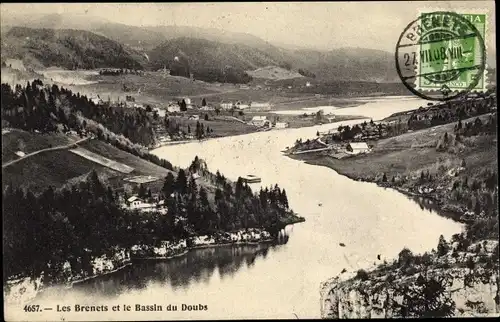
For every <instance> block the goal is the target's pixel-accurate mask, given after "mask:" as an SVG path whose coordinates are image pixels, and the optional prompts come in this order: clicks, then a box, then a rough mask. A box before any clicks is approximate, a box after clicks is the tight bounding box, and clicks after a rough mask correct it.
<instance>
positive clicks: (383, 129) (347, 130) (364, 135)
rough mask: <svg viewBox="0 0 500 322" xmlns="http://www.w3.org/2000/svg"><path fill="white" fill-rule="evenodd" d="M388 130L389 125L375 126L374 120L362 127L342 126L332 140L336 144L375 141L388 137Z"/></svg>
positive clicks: (364, 123)
mask: <svg viewBox="0 0 500 322" xmlns="http://www.w3.org/2000/svg"><path fill="white" fill-rule="evenodd" d="M388 128H389V125H387V124H385V123H378V124H375V123H374V122H373V120H371V121H370V122H369V123H367V122H366V121H365V122H363V123H361V125H359V124H355V125H353V126H349V125H340V126H339V127H338V132H337V133H333V134H332V135H331V139H332V141H334V142H339V141H340V142H342V141H356V140H362V141H364V140H375V139H380V138H382V137H385V136H387V133H388ZM392 132H394V131H392Z"/></svg>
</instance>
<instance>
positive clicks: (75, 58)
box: [2, 27, 146, 69]
mask: <svg viewBox="0 0 500 322" xmlns="http://www.w3.org/2000/svg"><path fill="white" fill-rule="evenodd" d="M2 57H12V58H17V59H21V60H23V61H26V62H30V63H35V64H37V65H42V66H46V67H50V66H59V67H64V68H67V69H76V68H83V69H93V68H101V67H102V68H105V67H110V66H112V67H115V68H132V69H143V65H144V64H145V63H146V62H145V58H144V57H142V55H140V54H139V53H137V52H135V51H133V50H131V49H128V48H126V47H125V46H123V45H122V44H120V43H118V42H116V41H113V40H111V39H108V38H106V37H104V36H101V35H97V34H95V33H92V32H89V31H83V30H70V29H58V30H54V29H32V28H26V27H13V28H11V29H10V30H9V31H7V32H6V33H5V34H2Z"/></svg>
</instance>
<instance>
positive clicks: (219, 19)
mask: <svg viewBox="0 0 500 322" xmlns="http://www.w3.org/2000/svg"><path fill="white" fill-rule="evenodd" d="M0 8H1V15H2V16H3V15H15V14H16V13H23V14H26V13H29V12H36V13H47V14H49V13H65V12H68V13H72V14H78V15H88V16H93V17H100V18H103V19H107V20H109V21H112V22H118V23H124V24H128V25H134V26H141V25H143V26H146V25H147V26H153V25H179V26H196V27H205V28H206V27H211V28H218V29H223V30H229V31H235V32H244V33H249V34H253V35H255V36H258V37H260V38H262V39H264V40H266V41H269V42H272V43H282V44H290V45H295V46H302V47H310V48H316V49H323V50H329V49H333V48H338V47H364V48H372V49H380V50H387V51H392V50H393V49H394V47H395V45H396V43H397V40H398V38H399V35H400V34H401V32H402V31H403V30H404V28H405V27H406V26H407V25H408V24H409V23H410V22H411V21H412V20H414V19H416V17H417V14H418V11H419V10H427V11H429V10H433V9H442V10H447V11H456V12H464V13H465V12H471V11H473V12H477V10H481V11H486V12H487V13H488V14H489V18H490V19H489V32H488V33H489V35H490V36H487V38H490V40H488V46H494V35H495V25H494V21H495V17H494V14H495V4H494V2H493V1H420V2H415V1H412V2H407V1H390V2H330V3H328V2H308V3H304V2H282V3H276V2H275V3H273V2H246V3H140V4H139V3H123V4H120V3H100V4H98V3H92V4H84V3H79V4H71V3H59V4H56V3H37V4H5V3H4V4H1V6H0Z"/></svg>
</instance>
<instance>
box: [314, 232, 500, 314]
mask: <svg viewBox="0 0 500 322" xmlns="http://www.w3.org/2000/svg"><path fill="white" fill-rule="evenodd" d="M480 244H481V246H478V245H479V243H477V244H474V245H471V246H470V247H468V249H467V251H465V252H459V251H457V250H456V249H455V248H453V247H451V249H450V251H449V252H448V253H447V254H445V255H442V256H438V255H437V254H435V253H433V254H432V255H430V257H429V259H430V262H427V263H425V264H423V263H421V262H420V261H419V260H414V261H413V262H412V263H411V265H405V264H403V263H400V262H398V261H395V262H394V263H392V264H389V265H381V266H379V267H377V268H376V269H374V270H372V271H369V272H365V273H360V272H358V273H355V272H350V273H349V272H347V273H342V274H340V276H337V277H334V278H331V279H330V280H328V281H326V282H324V283H322V285H321V289H320V292H321V316H322V318H333V319H348V318H393V317H402V316H403V315H404V314H407V315H406V316H412V317H413V316H415V315H412V314H410V313H408V311H405V305H404V301H403V297H404V296H406V294H405V290H407V288H406V287H410V288H412V287H415V285H417V286H418V287H419V285H424V284H422V283H425V281H429V280H431V279H432V280H437V281H441V282H442V285H443V287H444V290H443V295H442V298H440V299H439V301H446V299H449V302H447V303H453V304H452V305H451V306H450V307H451V311H450V315H452V316H456V317H460V316H500V307H499V272H498V260H499V259H498V241H492V240H488V241H483V242H482V243H480ZM473 251H474V252H473ZM416 258H420V257H418V256H416V257H414V259H416ZM407 264H409V263H407ZM363 272H364V271H363ZM365 274H366V275H365ZM422 281H424V282H422ZM419 282H422V283H421V284H419ZM413 289H415V288H413ZM422 303H424V302H422ZM422 311H424V312H425V309H423V310H422ZM402 312H406V313H402ZM428 314H429V313H428Z"/></svg>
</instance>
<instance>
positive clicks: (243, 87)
mask: <svg viewBox="0 0 500 322" xmlns="http://www.w3.org/2000/svg"><path fill="white" fill-rule="evenodd" d="M240 89H250V87H248V85H240Z"/></svg>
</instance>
